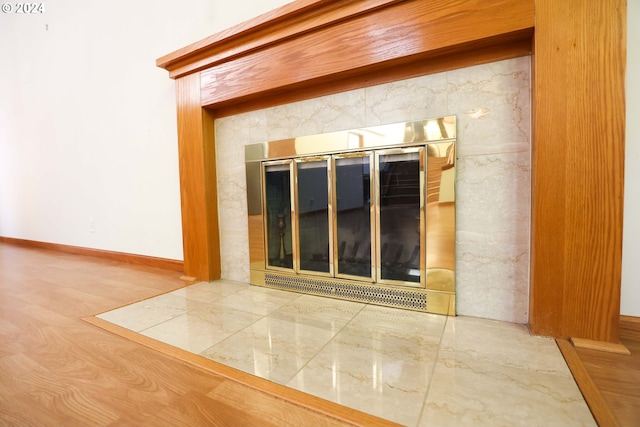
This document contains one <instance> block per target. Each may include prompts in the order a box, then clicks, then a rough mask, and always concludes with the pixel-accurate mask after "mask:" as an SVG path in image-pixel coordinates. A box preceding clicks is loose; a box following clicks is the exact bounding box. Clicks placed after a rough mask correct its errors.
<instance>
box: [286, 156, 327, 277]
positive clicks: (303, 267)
mask: <svg viewBox="0 0 640 427" xmlns="http://www.w3.org/2000/svg"><path fill="white" fill-rule="evenodd" d="M329 159H330V157H321V158H311V159H300V160H296V186H295V189H296V200H297V224H298V225H297V227H298V233H297V236H298V242H297V245H296V246H297V247H298V248H299V251H298V253H299V260H298V263H297V264H298V267H297V268H296V270H297V271H306V272H312V273H328V274H333V264H332V258H331V257H330V254H331V252H332V247H331V240H332V239H331V237H332V236H333V230H332V226H331V223H330V220H331V215H330V209H331V205H330V204H329V200H331V193H330V192H331V186H330V181H329V173H330V170H329V164H330V163H329Z"/></svg>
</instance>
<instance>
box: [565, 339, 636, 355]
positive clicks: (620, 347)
mask: <svg viewBox="0 0 640 427" xmlns="http://www.w3.org/2000/svg"><path fill="white" fill-rule="evenodd" d="M569 341H571V344H573V346H574V347H578V348H586V349H589V350H598V351H606V352H607V353H615V354H624V355H626V356H628V355H630V354H631V352H630V351H629V349H628V348H627V347H625V345H624V344H622V343H620V342H619V343H612V342H604V341H595V340H588V339H585V338H577V337H571V338H570V339H569Z"/></svg>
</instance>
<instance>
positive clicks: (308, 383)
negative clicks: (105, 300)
mask: <svg viewBox="0 0 640 427" xmlns="http://www.w3.org/2000/svg"><path fill="white" fill-rule="evenodd" d="M97 317H99V318H100V319H103V320H105V321H108V322H111V323H114V324H116V325H119V326H122V327H124V328H127V329H130V330H132V331H135V332H138V333H140V334H142V335H145V336H148V337H150V338H153V339H156V340H159V341H162V342H165V343H167V344H170V345H172V346H175V347H178V348H181V349H183V350H186V351H189V352H192V353H195V354H198V355H201V356H203V357H206V358H209V359H212V360H214V361H216V362H220V363H222V364H225V365H228V366H231V367H233V368H236V369H239V370H242V371H245V372H247V373H249V374H252V375H256V376H258V377H262V378H265V379H267V380H270V381H273V382H276V383H279V384H283V385H285V386H288V387H291V388H294V389H298V390H301V391H303V392H306V393H309V394H312V395H315V396H318V397H321V398H324V399H327V400H330V401H333V402H336V403H339V404H342V405H345V406H348V407H351V408H354V409H357V410H360V411H364V412H368V413H370V414H373V415H376V416H379V417H382V418H385V419H388V420H391V421H395V422H398V423H401V424H403V425H407V426H449V425H450V426H462V425H473V426H485V425H486V426H500V425H505V426H506V425H508V426H515V425H527V426H533V425H540V426H543V425H544V426H553V425H562V426H585V425H587V426H595V425H596V423H595V421H594V419H593V417H592V415H591V413H590V411H589V409H588V407H587V405H586V403H585V401H584V399H583V398H582V395H581V394H580V391H579V389H578V387H577V385H576V383H575V381H574V380H573V377H572V376H571V373H570V371H569V369H568V367H567V365H566V363H565V362H564V359H563V358H562V355H561V354H560V351H559V350H558V348H557V346H556V344H555V342H554V341H553V340H552V339H546V338H539V337H532V336H530V335H529V333H528V330H527V328H526V326H525V325H521V324H515V323H506V322H500V321H494V320H487V319H480V318H472V317H464V316H458V317H446V316H440V315H433V314H429V313H418V312H412V311H407V310H399V309H394V308H387V307H380V306H374V305H367V304H361V303H355V302H349V301H340V300H334V299H328V298H322V297H316V296H312V295H302V294H297V293H292V292H285V291H279V290H274V289H267V288H261V287H256V286H251V285H248V284H246V283H241V282H233V281H225V280H220V281H216V282H212V283H206V282H203V283H197V284H195V285H191V286H188V287H185V288H181V289H178V290H176V291H173V292H170V293H167V294H163V295H160V296H157V297H154V298H151V299H147V300H144V301H141V302H137V303H134V304H131V305H128V306H125V307H121V308H118V309H115V310H112V311H109V312H106V313H103V314H100V315H98V316H97Z"/></svg>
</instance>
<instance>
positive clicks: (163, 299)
mask: <svg viewBox="0 0 640 427" xmlns="http://www.w3.org/2000/svg"><path fill="white" fill-rule="evenodd" d="M205 304H206V303H204V302H200V301H194V300H190V299H188V298H184V297H182V296H179V295H171V294H164V295H160V296H157V297H155V298H150V299H147V300H144V301H140V302H137V303H135V304H131V305H127V306H124V307H121V308H118V309H116V310H112V311H109V312H106V313H103V314H100V315H99V316H97V317H98V318H100V319H103V320H106V321H108V322H111V323H114V324H116V325H118V326H122V327H123V328H127V329H131V330H132V331H136V332H138V331H141V330H143V329H147V328H149V327H151V326H154V325H157V324H159V323H162V322H165V321H167V320H169V319H173V318H174V317H177V316H180V315H182V314H184V313H186V312H187V311H189V310H197V309H199V308H202V307H204V306H205Z"/></svg>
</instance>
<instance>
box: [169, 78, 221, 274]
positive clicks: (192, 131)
mask: <svg viewBox="0 0 640 427" xmlns="http://www.w3.org/2000/svg"><path fill="white" fill-rule="evenodd" d="M176 96H177V108H178V159H179V162H180V202H181V205H182V242H183V248H184V273H185V275H187V276H192V277H196V278H198V279H200V280H214V279H218V278H220V243H219V233H218V201H217V193H216V169H215V144H214V139H213V138H214V133H213V117H212V115H211V113H209V112H208V111H207V110H205V109H204V108H202V106H201V102H200V74H199V73H193V74H189V75H186V76H184V77H180V78H178V79H176Z"/></svg>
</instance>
